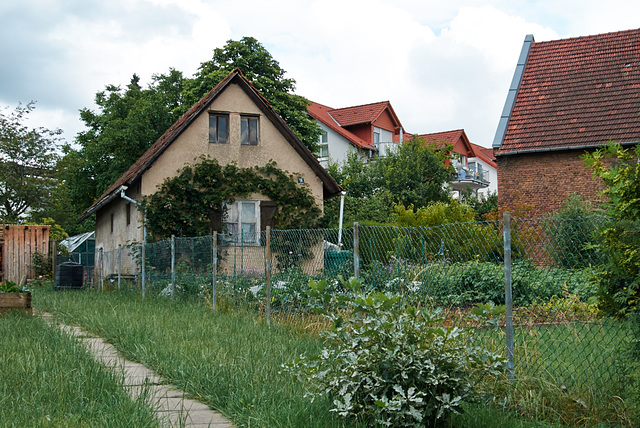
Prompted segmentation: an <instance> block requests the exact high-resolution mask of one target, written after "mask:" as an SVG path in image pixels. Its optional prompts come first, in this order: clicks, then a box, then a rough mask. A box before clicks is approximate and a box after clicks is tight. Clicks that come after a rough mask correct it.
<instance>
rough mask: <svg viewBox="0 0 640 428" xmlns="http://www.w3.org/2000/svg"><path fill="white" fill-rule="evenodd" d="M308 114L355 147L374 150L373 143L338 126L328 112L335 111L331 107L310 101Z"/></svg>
mask: <svg viewBox="0 0 640 428" xmlns="http://www.w3.org/2000/svg"><path fill="white" fill-rule="evenodd" d="M307 109H308V111H309V114H310V115H311V116H312V117H313V118H314V119H316V120H318V121H320V122H322V123H323V124H325V125H326V126H327V127H329V128H330V129H332V130H333V131H335V132H337V133H338V134H340V135H341V136H343V137H344V138H346V139H347V140H348V141H349V142H350V143H351V144H353V145H354V146H356V147H361V148H366V149H370V150H374V149H375V147H374V146H373V144H370V143H369V142H368V141H365V140H363V139H362V138H360V137H358V136H357V135H355V134H353V133H351V132H349V131H347V130H346V129H344V128H343V127H341V126H340V124H339V123H338V122H336V120H335V119H334V118H333V117H332V115H331V114H330V113H329V112H333V111H335V109H332V108H331V107H327V106H324V105H322V104H318V103H314V102H312V103H311V105H310V106H309V107H308V108H307Z"/></svg>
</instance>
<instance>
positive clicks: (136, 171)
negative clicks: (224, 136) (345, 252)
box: [79, 69, 342, 221]
mask: <svg viewBox="0 0 640 428" xmlns="http://www.w3.org/2000/svg"><path fill="white" fill-rule="evenodd" d="M231 84H237V85H238V86H240V88H242V89H243V90H244V91H245V93H246V94H247V95H248V96H249V98H251V99H252V100H253V102H254V103H255V104H256V105H257V106H258V107H259V108H260V110H261V111H262V112H263V113H264V114H265V116H266V117H267V118H268V119H270V121H271V122H272V123H273V124H274V126H275V127H276V128H277V129H278V130H279V131H280V133H281V134H282V135H283V136H284V137H285V139H286V140H287V141H288V142H289V143H290V144H291V146H292V147H293V148H294V149H295V150H296V152H297V153H298V154H299V155H300V157H301V158H302V159H303V160H304V161H305V162H306V163H307V164H308V165H309V166H310V167H311V169H312V170H313V171H314V172H315V173H316V175H317V176H318V177H319V178H320V180H321V181H322V184H323V191H324V192H323V193H324V197H325V198H330V197H333V196H335V195H337V194H339V193H340V191H341V190H342V188H341V187H340V186H339V185H338V183H337V182H336V181H335V179H334V178H333V177H331V176H330V175H329V173H328V172H327V171H326V170H325V169H324V168H323V167H322V165H320V163H319V162H318V160H317V159H316V157H315V156H314V155H313V154H312V153H311V152H310V151H309V149H307V147H306V146H305V145H304V144H303V143H302V141H300V139H299V138H298V137H297V136H296V135H295V134H294V133H293V131H292V130H291V128H289V127H288V126H287V124H286V123H285V122H284V120H282V118H281V117H280V116H279V115H278V114H277V113H276V112H275V110H273V108H272V107H271V106H270V105H269V103H268V101H267V100H266V99H265V98H264V97H263V96H262V95H261V94H260V93H259V92H258V90H257V89H256V88H255V87H254V86H253V85H252V84H251V83H250V82H249V81H248V80H247V79H246V78H245V77H244V76H243V75H242V73H241V72H240V70H239V69H235V70H233V71H232V72H231V73H229V74H228V75H227V77H225V78H224V79H223V80H222V81H221V82H220V83H218V84H217V85H216V87H215V88H213V89H212V90H211V91H209V93H208V94H206V95H205V96H204V97H202V98H201V99H200V101H198V102H197V103H196V104H194V105H193V106H192V107H191V108H190V109H189V110H188V111H187V112H186V113H185V114H183V115H182V116H181V117H180V118H179V119H178V120H177V121H176V122H175V123H174V124H173V125H171V127H170V128H169V129H167V131H166V132H165V133H164V134H162V136H160V138H158V140H157V141H156V142H155V143H154V144H153V145H152V146H151V147H150V148H149V149H148V150H147V151H146V152H145V153H144V154H143V155H142V156H140V158H139V159H138V160H137V161H136V162H135V163H134V164H133V165H131V167H130V168H129V169H128V170H127V171H126V172H125V173H124V174H122V176H120V178H118V180H116V182H115V183H113V184H112V185H111V187H109V189H108V190H107V191H106V192H104V193H103V194H102V196H100V197H99V198H98V199H97V200H96V201H95V202H94V203H93V204H92V205H91V206H90V207H89V208H88V209H87V210H86V211H85V212H84V213H83V214H82V216H80V219H79V221H82V220H84V219H86V218H87V217H89V216H90V215H91V214H93V213H94V212H95V211H97V210H98V209H99V208H101V207H102V206H104V205H106V204H107V203H109V202H111V201H112V200H113V199H115V198H118V197H119V190H120V188H121V186H123V185H129V184H131V183H133V182H134V181H136V180H137V179H138V178H139V177H140V176H142V174H143V173H144V172H145V171H146V170H147V169H149V168H150V167H151V165H152V164H153V162H154V161H155V160H156V159H157V158H158V157H160V155H162V153H164V151H165V150H166V149H167V147H169V146H170V145H171V144H172V143H173V142H174V141H175V140H176V139H177V138H178V137H179V136H180V135H181V134H182V132H183V131H184V130H185V129H187V128H188V127H189V125H191V123H192V122H193V121H194V120H195V118H196V117H197V116H198V115H199V114H200V113H202V112H203V111H205V110H206V108H207V106H208V105H209V104H210V103H211V102H212V101H213V100H214V99H216V98H217V97H218V95H220V94H221V93H222V92H223V91H224V90H225V89H226V88H227V87H228V86H229V85H231Z"/></svg>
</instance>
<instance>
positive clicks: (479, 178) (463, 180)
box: [450, 167, 489, 190]
mask: <svg viewBox="0 0 640 428" xmlns="http://www.w3.org/2000/svg"><path fill="white" fill-rule="evenodd" d="M450 186H451V188H452V189H453V190H464V189H466V188H467V187H469V188H471V189H473V190H477V189H484V188H486V187H489V171H487V170H484V169H482V168H480V167H478V168H477V169H476V170H474V169H471V168H468V167H464V168H458V170H457V172H455V173H453V174H452V175H451V182H450Z"/></svg>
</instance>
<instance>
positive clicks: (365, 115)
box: [331, 101, 391, 126]
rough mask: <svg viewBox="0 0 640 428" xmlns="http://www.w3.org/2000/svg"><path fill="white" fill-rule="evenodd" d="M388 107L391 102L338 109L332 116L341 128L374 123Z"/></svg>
mask: <svg viewBox="0 0 640 428" xmlns="http://www.w3.org/2000/svg"><path fill="white" fill-rule="evenodd" d="M387 107H391V104H390V103H389V101H382V102H378V103H372V104H364V105H361V106H353V107H344V108H337V109H332V110H331V116H332V117H333V118H334V119H335V120H336V121H337V122H338V123H339V124H340V126H352V125H359V124H361V123H371V122H374V121H375V120H376V119H377V118H378V117H379V116H380V115H381V114H382V112H384V109H386V108H387Z"/></svg>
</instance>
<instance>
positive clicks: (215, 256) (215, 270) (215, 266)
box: [211, 230, 218, 311]
mask: <svg viewBox="0 0 640 428" xmlns="http://www.w3.org/2000/svg"><path fill="white" fill-rule="evenodd" d="M212 247H213V250H212V252H213V254H212V257H213V258H212V260H211V266H212V268H211V270H212V272H211V309H213V310H214V311H215V310H216V288H217V285H218V284H217V283H216V282H217V280H218V231H217V230H215V231H214V232H213V243H212Z"/></svg>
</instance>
